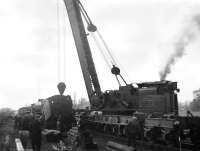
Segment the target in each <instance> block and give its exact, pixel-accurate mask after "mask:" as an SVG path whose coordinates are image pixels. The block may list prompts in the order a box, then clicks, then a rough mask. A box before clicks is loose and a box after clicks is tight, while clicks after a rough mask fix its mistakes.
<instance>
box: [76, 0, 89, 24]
mask: <svg viewBox="0 0 200 151" xmlns="http://www.w3.org/2000/svg"><path fill="white" fill-rule="evenodd" d="M76 1H77V2H78V4H79V7H80V10H81V12H82V14H83V16H84V18H85V20H86V22H87V24H91V23H92V21H91V19H90V17H89V15H88V14H87V12H86V10H85V9H84V7H83V5H82V3H81V2H80V0H76Z"/></svg>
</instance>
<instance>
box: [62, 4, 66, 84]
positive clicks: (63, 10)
mask: <svg viewBox="0 0 200 151" xmlns="http://www.w3.org/2000/svg"><path fill="white" fill-rule="evenodd" d="M63 4H64V1H63ZM64 6H65V5H63V7H62V12H63V14H62V17H63V19H62V20H63V21H64V23H63V26H62V28H63V32H62V33H63V72H64V73H63V76H64V78H63V80H64V82H66V27H65V18H66V17H65V12H66V11H65V7H64Z"/></svg>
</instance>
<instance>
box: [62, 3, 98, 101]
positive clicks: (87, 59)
mask: <svg viewBox="0 0 200 151" xmlns="http://www.w3.org/2000/svg"><path fill="white" fill-rule="evenodd" d="M64 2H65V6H66V9H67V12H68V17H69V21H70V24H71V29H72V33H73V37H74V41H75V45H76V48H77V53H78V57H79V61H80V65H81V69H82V73H83V77H84V81H85V85H86V89H87V93H88V97H89V99H90V100H91V96H92V95H93V93H94V92H96V93H101V88H100V84H99V80H98V77H97V73H96V69H95V66H94V62H93V59H92V53H91V50H90V46H89V43H88V39H87V35H86V32H85V28H84V24H83V20H82V17H81V13H80V7H79V3H77V1H75V0H64Z"/></svg>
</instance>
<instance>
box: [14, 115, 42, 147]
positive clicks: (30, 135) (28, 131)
mask: <svg viewBox="0 0 200 151" xmlns="http://www.w3.org/2000/svg"><path fill="white" fill-rule="evenodd" d="M15 129H16V133H17V135H18V136H19V138H20V140H21V142H22V145H23V147H24V148H25V149H26V147H27V144H28V140H29V139H31V145H32V149H33V151H40V148H41V139H42V128H41V118H38V117H35V116H29V117H23V119H22V118H20V117H17V116H16V118H15Z"/></svg>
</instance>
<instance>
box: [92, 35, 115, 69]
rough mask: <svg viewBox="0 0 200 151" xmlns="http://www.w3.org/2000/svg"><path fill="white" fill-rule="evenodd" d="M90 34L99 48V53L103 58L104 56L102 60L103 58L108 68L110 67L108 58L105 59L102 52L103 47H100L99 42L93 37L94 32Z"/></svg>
mask: <svg viewBox="0 0 200 151" xmlns="http://www.w3.org/2000/svg"><path fill="white" fill-rule="evenodd" d="M91 36H92V38H93V39H94V41H95V43H96V45H97V47H98V49H99V51H100V53H101V55H102V56H103V58H104V60H105V62H106V64H107V66H108V67H109V69H111V68H112V67H111V65H110V64H109V62H108V60H107V59H106V56H105V54H104V51H103V49H102V48H101V45H100V43H99V42H98V40H97V38H96V37H95V34H94V33H91Z"/></svg>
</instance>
